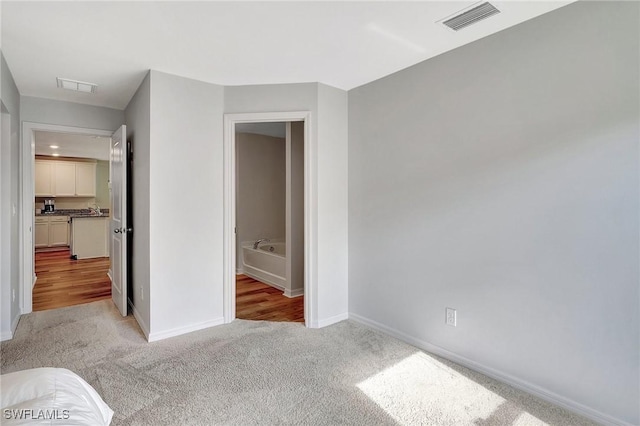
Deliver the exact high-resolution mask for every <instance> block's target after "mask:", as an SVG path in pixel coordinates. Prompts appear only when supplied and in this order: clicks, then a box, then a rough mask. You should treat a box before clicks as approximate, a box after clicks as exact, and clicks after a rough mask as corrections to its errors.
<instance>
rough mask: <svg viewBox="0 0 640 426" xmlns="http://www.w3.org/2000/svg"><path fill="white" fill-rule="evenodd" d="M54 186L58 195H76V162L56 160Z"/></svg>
mask: <svg viewBox="0 0 640 426" xmlns="http://www.w3.org/2000/svg"><path fill="white" fill-rule="evenodd" d="M53 176H54V180H53V188H54V191H55V195H56V196H58V197H75V195H76V163H72V162H70V161H56V162H55V163H54V165H53Z"/></svg>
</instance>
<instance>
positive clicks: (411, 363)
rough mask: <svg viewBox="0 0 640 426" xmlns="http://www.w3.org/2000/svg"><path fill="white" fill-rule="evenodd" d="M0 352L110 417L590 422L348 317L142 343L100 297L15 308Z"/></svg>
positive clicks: (243, 325) (119, 421)
mask: <svg viewBox="0 0 640 426" xmlns="http://www.w3.org/2000/svg"><path fill="white" fill-rule="evenodd" d="M0 353H1V356H2V358H1V364H0V369H1V372H2V373H9V372H12V371H17V370H22V369H26V368H33V367H45V366H50V367H64V368H68V369H70V370H72V371H74V372H76V373H78V374H79V375H80V376H82V377H83V378H84V379H85V380H86V381H87V382H89V383H90V384H91V385H92V386H94V387H95V389H96V390H97V391H98V393H100V395H102V397H103V398H104V400H105V401H106V402H107V404H109V406H110V407H111V408H112V409H113V410H114V411H115V415H114V420H113V423H112V424H114V425H163V424H166V425H214V424H216V425H243V426H247V425H272V424H278V425H465V424H466V425H535V424H545V423H546V424H553V425H585V424H592V423H591V422H589V421H587V420H585V419H583V418H581V417H579V416H576V415H574V414H572V413H569V412H567V411H565V410H563V409H561V408H558V407H556V406H553V405H551V404H548V403H546V402H543V401H541V400H539V399H537V398H534V397H532V396H530V395H528V394H525V393H523V392H520V391H518V390H516V389H513V388H511V387H509V386H507V385H504V384H502V383H499V382H497V381H494V380H492V379H489V378H487V377H485V376H483V375H481V374H478V373H475V372H472V371H470V370H468V369H466V368H463V367H460V366H458V365H456V364H453V363H450V362H448V361H445V360H442V359H440V358H437V357H435V356H432V355H429V354H426V353H425V352H422V351H420V350H418V349H416V348H415V347H412V346H410V345H407V344H404V343H402V342H400V341H398V340H396V339H394V338H391V337H389V336H386V335H384V334H381V333H378V332H375V331H372V330H370V329H368V328H366V327H364V326H361V325H359V324H357V323H355V322H352V321H343V322H341V323H339V324H335V325H333V326H330V327H326V328H324V329H320V330H311V329H306V328H304V326H302V325H300V324H295V323H274V322H255V321H243V320H236V321H234V322H233V323H232V324H228V325H223V326H219V327H214V328H210V329H207V330H203V331H199V332H194V333H190V334H188V335H184V336H179V337H175V338H171V339H167V340H164V341H160V342H155V343H147V342H146V341H145V340H144V338H143V336H142V333H141V332H140V330H139V328H138V326H137V324H136V322H135V320H134V319H133V317H127V318H122V317H121V316H120V315H119V314H118V312H117V311H116V309H115V308H114V306H113V304H112V303H111V301H102V302H95V303H91V304H87V305H80V306H73V307H69V308H63V309H57V310H52V311H43V312H35V313H32V314H29V315H25V316H23V318H22V320H21V321H20V324H19V326H18V329H17V331H16V336H15V338H14V339H13V340H11V341H8V342H3V343H2V345H1V346H0Z"/></svg>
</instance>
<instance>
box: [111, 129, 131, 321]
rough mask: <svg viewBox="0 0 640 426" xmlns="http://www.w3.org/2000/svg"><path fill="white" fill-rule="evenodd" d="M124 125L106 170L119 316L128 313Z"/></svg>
mask: <svg viewBox="0 0 640 426" xmlns="http://www.w3.org/2000/svg"><path fill="white" fill-rule="evenodd" d="M126 135H127V131H126V126H124V125H123V126H121V127H120V128H119V129H118V130H116V131H115V132H114V133H113V135H112V136H111V154H110V156H109V162H110V164H109V166H110V167H109V170H110V175H111V177H110V181H111V210H110V213H111V226H110V235H111V244H110V245H109V247H110V260H111V271H112V276H111V298H112V299H113V303H115V305H116V306H117V307H118V310H119V311H120V314H122V316H127V238H128V235H129V233H128V227H127V141H126Z"/></svg>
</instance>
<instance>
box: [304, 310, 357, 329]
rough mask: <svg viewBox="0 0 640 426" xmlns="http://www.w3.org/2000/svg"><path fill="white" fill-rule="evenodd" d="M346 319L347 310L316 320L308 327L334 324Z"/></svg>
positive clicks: (347, 315)
mask: <svg viewBox="0 0 640 426" xmlns="http://www.w3.org/2000/svg"><path fill="white" fill-rule="evenodd" d="M346 319H349V313H347V312H345V313H343V314H339V315H334V316H332V317H329V318H325V319H321V320H318V321H316V322H315V323H311V324H310V325H309V328H322V327H327V326H329V325H331V324H335V323H338V322H340V321H344V320H346Z"/></svg>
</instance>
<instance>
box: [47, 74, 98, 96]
mask: <svg viewBox="0 0 640 426" xmlns="http://www.w3.org/2000/svg"><path fill="white" fill-rule="evenodd" d="M56 80H57V82H58V87H59V88H61V89H67V90H75V91H76V92H84V93H96V91H97V90H98V85H97V84H93V83H87V82H85V81H78V80H70V79H68V78H60V77H57V78H56Z"/></svg>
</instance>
